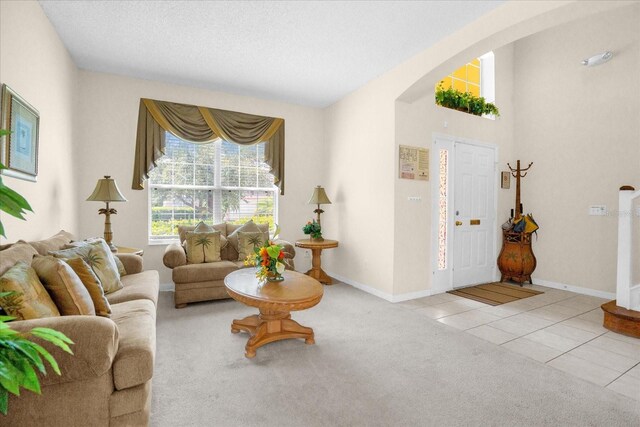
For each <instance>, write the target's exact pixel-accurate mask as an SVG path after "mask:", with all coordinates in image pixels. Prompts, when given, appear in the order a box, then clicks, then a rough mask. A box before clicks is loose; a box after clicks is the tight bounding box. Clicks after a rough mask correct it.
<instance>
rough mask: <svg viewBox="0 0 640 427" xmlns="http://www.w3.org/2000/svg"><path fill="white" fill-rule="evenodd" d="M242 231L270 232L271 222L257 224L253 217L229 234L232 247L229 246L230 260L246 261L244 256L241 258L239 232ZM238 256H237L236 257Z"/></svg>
mask: <svg viewBox="0 0 640 427" xmlns="http://www.w3.org/2000/svg"><path fill="white" fill-rule="evenodd" d="M240 232H252V233H256V232H262V233H265V232H266V233H269V224H256V223H255V222H253V220H252V219H250V220H249V221H247V222H245V223H244V224H242V225H241V226H240V227H238V228H236V229H235V230H234V231H233V232H232V233H231V234H229V236H228V237H227V240H228V241H229V244H230V246H231V247H230V248H227V256H228V258H229V261H236V260H240V261H244V258H240V256H239V253H240V242H239V239H238V233H240ZM236 256H237V257H236Z"/></svg>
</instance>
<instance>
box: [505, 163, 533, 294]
mask: <svg viewBox="0 0 640 427" xmlns="http://www.w3.org/2000/svg"><path fill="white" fill-rule="evenodd" d="M532 165H533V162H531V163H529V166H527V167H526V168H524V169H522V168H521V167H520V160H518V162H517V163H516V168H515V169H514V168H512V167H511V165H510V164H509V163H507V166H509V169H510V170H511V175H512V176H513V177H514V178H515V179H516V207H515V210H514V212H515V214H514V215H513V222H515V221H517V220H519V219H520V218H521V217H522V202H521V201H520V180H521V179H522V178H524V177H525V176H527V174H528V173H529V172H527V171H528V170H529V169H531V166H532ZM523 221H524V219H523ZM536 265H537V260H536V256H535V255H534V254H533V249H532V248H531V233H527V232H524V231H523V232H521V233H518V232H516V231H514V230H513V229H509V230H502V249H501V250H500V255H499V256H498V268H499V269H500V273H501V277H500V281H501V282H505V281H507V280H513V281H514V282H517V283H520V286H522V284H523V283H524V282H529V283H532V284H533V282H532V281H531V273H533V271H534V270H535V269H536Z"/></svg>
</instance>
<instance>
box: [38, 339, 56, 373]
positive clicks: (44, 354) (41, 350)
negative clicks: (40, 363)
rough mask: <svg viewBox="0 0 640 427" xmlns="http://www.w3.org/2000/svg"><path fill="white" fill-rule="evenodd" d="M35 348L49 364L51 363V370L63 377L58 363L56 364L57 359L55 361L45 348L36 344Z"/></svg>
mask: <svg viewBox="0 0 640 427" xmlns="http://www.w3.org/2000/svg"><path fill="white" fill-rule="evenodd" d="M33 348H35V349H36V351H37V352H38V353H40V355H42V357H44V358H45V360H46V361H47V362H49V365H51V369H53V372H55V373H56V374H58V375H61V373H60V367H59V366H58V362H56V359H54V358H53V356H52V355H51V354H50V353H49V352H48V351H47V350H46V349H45V348H43V347H41V346H39V345H38V344H36V343H33Z"/></svg>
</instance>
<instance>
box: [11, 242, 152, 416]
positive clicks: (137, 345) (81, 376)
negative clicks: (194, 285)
mask: <svg viewBox="0 0 640 427" xmlns="http://www.w3.org/2000/svg"><path fill="white" fill-rule="evenodd" d="M66 236H69V235H68V233H65V234H62V232H61V233H59V234H58V235H56V236H54V237H52V238H50V239H47V240H43V241H40V242H30V244H31V246H33V247H34V248H35V249H36V250H37V252H38V253H40V254H41V255H46V254H47V252H48V251H50V250H58V249H61V248H62V247H63V246H64V245H65V244H67V243H69V238H68V237H66ZM3 249H4V250H2V251H0V275H1V274H3V273H4V271H6V270H7V269H8V267H10V266H11V265H12V264H15V263H16V262H18V261H26V262H30V261H31V257H32V256H33V253H26V252H25V253H23V254H22V255H21V254H20V253H15V251H13V252H14V253H11V252H8V251H9V250H10V249H11V246H5V247H4V248H3ZM117 256H118V258H120V260H121V261H122V264H123V265H124V267H125V270H126V272H127V274H126V275H124V276H122V278H121V281H122V283H123V285H124V288H123V289H120V290H119V291H116V292H114V293H111V294H108V295H107V299H108V300H109V303H110V305H111V310H112V314H111V318H106V317H99V316H60V317H48V318H43V319H34V320H23V321H14V322H11V326H12V327H13V328H14V329H16V330H20V331H27V330H30V329H32V328H34V327H48V328H53V329H56V330H58V331H60V332H63V333H64V334H66V335H67V336H68V337H69V338H71V340H73V341H74V342H75V344H74V345H73V346H72V347H71V348H72V350H73V352H74V355H69V354H67V353H64V352H63V351H61V350H59V349H58V348H57V347H53V346H51V345H48V343H46V344H44V345H45V347H47V349H48V350H49V351H50V352H51V353H52V355H53V356H54V357H55V359H56V360H57V361H58V364H59V366H60V370H61V371H62V375H61V376H58V375H56V374H55V373H53V372H51V368H49V367H48V369H47V371H48V372H49V373H48V375H46V376H40V378H41V380H40V382H41V386H42V395H40V396H38V395H36V394H34V393H31V392H29V391H23V392H22V393H21V395H20V397H16V396H13V395H10V398H9V413H8V415H7V416H2V415H0V425H7V426H65V427H66V426H69V427H70V426H145V425H148V424H149V409H150V406H151V378H152V376H153V365H154V359H155V351H156V326H155V325H156V304H157V301H158V290H159V278H158V272H157V271H143V263H142V257H140V256H137V255H131V254H122V255H117Z"/></svg>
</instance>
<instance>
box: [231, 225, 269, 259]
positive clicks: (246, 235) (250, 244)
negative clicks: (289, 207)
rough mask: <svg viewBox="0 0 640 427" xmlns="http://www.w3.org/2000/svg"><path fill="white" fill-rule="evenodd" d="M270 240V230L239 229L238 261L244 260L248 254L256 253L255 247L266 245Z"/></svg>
mask: <svg viewBox="0 0 640 427" xmlns="http://www.w3.org/2000/svg"><path fill="white" fill-rule="evenodd" d="M268 240H269V232H268V231H265V232H262V231H239V232H238V261H244V260H245V259H246V258H247V256H249V255H251V256H253V255H255V250H254V249H255V248H259V247H260V246H264V244H265V242H267V241H268Z"/></svg>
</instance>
